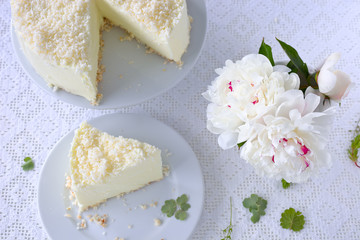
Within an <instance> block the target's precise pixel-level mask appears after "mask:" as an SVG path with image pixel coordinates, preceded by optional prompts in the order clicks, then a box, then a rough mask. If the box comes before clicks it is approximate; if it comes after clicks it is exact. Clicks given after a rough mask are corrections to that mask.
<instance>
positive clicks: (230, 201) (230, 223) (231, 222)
mask: <svg viewBox="0 0 360 240" xmlns="http://www.w3.org/2000/svg"><path fill="white" fill-rule="evenodd" d="M231 225H232V198H231V197H230V226H231Z"/></svg>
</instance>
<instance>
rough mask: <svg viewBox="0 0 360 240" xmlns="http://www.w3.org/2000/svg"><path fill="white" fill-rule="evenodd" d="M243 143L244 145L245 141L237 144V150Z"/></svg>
mask: <svg viewBox="0 0 360 240" xmlns="http://www.w3.org/2000/svg"><path fill="white" fill-rule="evenodd" d="M245 143H246V141H245V142H241V143H238V144H237V145H238V147H239V149H240V148H241V147H242V146H243V145H244V144H245Z"/></svg>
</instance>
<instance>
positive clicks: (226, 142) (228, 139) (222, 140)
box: [218, 132, 238, 150]
mask: <svg viewBox="0 0 360 240" xmlns="http://www.w3.org/2000/svg"><path fill="white" fill-rule="evenodd" d="M237 138H238V133H235V132H223V133H222V134H220V136H219V138H218V143H219V146H220V147H221V148H222V149H224V150H226V149H229V148H232V147H234V146H236V144H237Z"/></svg>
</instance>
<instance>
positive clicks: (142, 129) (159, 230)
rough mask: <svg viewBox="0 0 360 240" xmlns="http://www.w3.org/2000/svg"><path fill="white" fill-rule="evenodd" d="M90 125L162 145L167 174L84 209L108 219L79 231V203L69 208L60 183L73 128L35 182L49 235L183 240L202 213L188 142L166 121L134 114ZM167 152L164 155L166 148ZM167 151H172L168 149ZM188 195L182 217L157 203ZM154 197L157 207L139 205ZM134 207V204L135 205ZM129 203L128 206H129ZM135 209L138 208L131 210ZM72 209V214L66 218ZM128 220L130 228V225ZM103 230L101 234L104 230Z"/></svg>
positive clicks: (198, 171) (199, 183)
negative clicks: (156, 220)
mask: <svg viewBox="0 0 360 240" xmlns="http://www.w3.org/2000/svg"><path fill="white" fill-rule="evenodd" d="M89 123H90V124H92V125H93V126H94V127H96V128H98V129H100V130H102V131H106V132H108V133H109V134H112V135H114V136H119V135H122V136H124V137H131V138H136V139H138V140H140V141H144V142H148V143H150V144H153V145H155V146H157V147H159V148H160V149H161V150H162V158H163V162H164V164H166V165H169V166H170V175H169V176H167V177H165V178H164V179H163V180H161V181H159V182H156V183H153V184H151V185H149V186H147V187H145V188H143V189H141V190H138V191H136V192H133V193H130V194H127V195H125V197H124V198H125V199H126V202H127V206H125V204H124V201H123V199H121V198H120V199H118V198H112V199H110V200H108V201H107V202H106V203H105V204H102V205H101V206H100V207H99V209H97V210H93V209H92V210H88V211H85V212H84V213H83V217H85V219H87V218H86V216H87V215H88V214H94V213H98V214H99V215H100V214H101V215H102V214H108V215H109V224H108V226H107V227H106V228H103V227H101V226H99V225H97V224H95V223H91V222H89V221H88V220H87V222H88V228H87V229H84V230H77V229H76V223H77V222H78V221H79V220H77V219H76V213H77V207H75V206H74V207H73V208H72V209H71V211H67V210H66V208H67V207H68V206H69V205H71V203H70V201H69V199H68V190H67V189H66V188H65V187H64V184H65V173H67V172H68V171H69V158H68V152H69V150H70V144H71V141H72V138H73V136H74V131H72V132H70V133H69V134H67V135H66V136H65V137H63V138H62V139H61V140H60V141H59V142H58V143H57V144H56V145H55V147H54V149H53V150H52V151H51V152H50V154H49V156H48V157H47V160H46V162H45V164H44V166H43V169H42V172H41V176H40V182H39V193H38V198H39V199H38V200H39V211H40V216H41V219H42V222H43V224H44V226H45V228H46V230H47V232H48V234H49V236H50V237H51V238H52V239H54V240H56V239H77V240H80V239H111V240H113V239H114V238H115V237H123V238H125V239H126V240H139V239H146V240H152V239H154V240H160V239H162V238H163V239H179V240H182V239H187V238H189V236H190V235H191V233H192V232H193V230H194V229H195V227H196V225H197V222H198V221H199V218H200V216H201V212H202V208H203V199H204V183H203V178H202V174H201V169H200V165H199V162H198V160H197V158H196V156H195V154H194V152H193V151H192V150H191V148H190V146H189V145H188V144H187V142H186V141H185V140H184V139H183V138H182V137H181V136H180V135H179V134H178V133H177V132H175V131H174V130H173V129H172V128H170V127H168V126H166V125H165V124H163V123H161V122H159V121H158V120H155V119H153V118H150V117H147V116H145V115H138V114H126V115H124V114H118V113H116V114H110V115H105V116H102V117H98V118H95V119H93V120H91V121H89ZM166 152H168V154H167V153H166ZM169 153H171V154H169ZM184 193H185V194H187V195H188V196H189V204H190V205H191V208H190V209H189V210H188V213H189V217H188V218H187V219H186V220H185V221H179V220H176V219H175V218H174V217H172V218H167V217H166V216H165V215H163V214H162V213H161V206H162V205H163V203H164V201H165V200H167V199H171V198H172V199H175V198H177V197H178V196H180V195H181V194H184ZM155 201H158V203H159V204H158V206H157V207H149V208H148V209H146V210H143V209H141V208H140V207H138V206H139V205H140V204H150V203H152V202H155ZM136 207H137V208H136ZM129 208H131V209H132V210H129ZM135 208H136V209H135ZM68 212H69V213H70V214H72V215H73V216H74V218H66V217H64V214H65V213H68ZM154 218H159V219H161V220H162V221H163V223H162V225H160V226H158V227H157V226H154V223H153V219H154ZM128 225H132V226H133V228H131V229H129V228H128ZM104 232H105V233H106V235H103V233H104Z"/></svg>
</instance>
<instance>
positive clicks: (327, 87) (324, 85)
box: [317, 70, 336, 95]
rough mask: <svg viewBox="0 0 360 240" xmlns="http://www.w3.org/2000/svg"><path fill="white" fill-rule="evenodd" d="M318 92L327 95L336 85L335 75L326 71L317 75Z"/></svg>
mask: <svg viewBox="0 0 360 240" xmlns="http://www.w3.org/2000/svg"><path fill="white" fill-rule="evenodd" d="M317 81H318V85H319V91H320V92H321V93H323V94H325V95H328V93H329V92H330V91H332V90H333V89H334V87H335V85H336V75H335V74H334V73H333V72H330V71H328V70H321V71H320V73H319V75H318V79H317Z"/></svg>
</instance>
